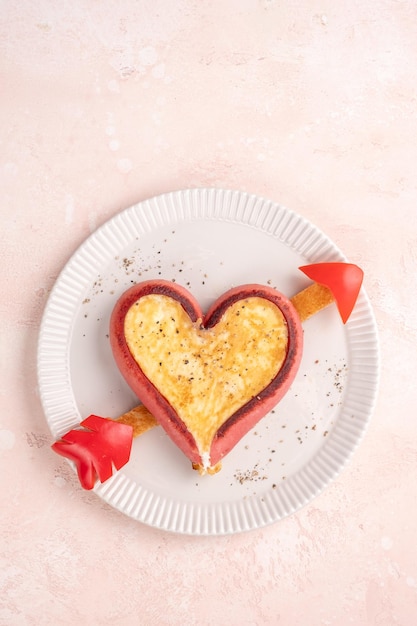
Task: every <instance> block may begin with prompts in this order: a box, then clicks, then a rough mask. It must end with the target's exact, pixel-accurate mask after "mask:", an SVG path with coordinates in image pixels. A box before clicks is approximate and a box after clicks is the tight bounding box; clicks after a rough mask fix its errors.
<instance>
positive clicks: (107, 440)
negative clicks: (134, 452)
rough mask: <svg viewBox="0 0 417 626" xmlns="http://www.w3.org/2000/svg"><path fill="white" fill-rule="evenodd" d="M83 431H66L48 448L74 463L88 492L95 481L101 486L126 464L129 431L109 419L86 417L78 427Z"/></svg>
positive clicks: (125, 426) (129, 441) (130, 445)
mask: <svg viewBox="0 0 417 626" xmlns="http://www.w3.org/2000/svg"><path fill="white" fill-rule="evenodd" d="M80 425H81V426H83V427H84V430H81V429H80V430H78V429H76V430H70V431H69V432H68V433H65V435H63V436H62V438H61V440H60V441H56V442H55V443H54V444H53V445H52V449H53V450H54V451H55V452H57V453H58V454H60V455H61V456H64V457H66V458H68V459H71V460H72V461H74V462H75V464H76V467H77V472H78V478H79V480H80V483H81V486H82V487H84V489H92V488H93V487H94V483H95V481H96V480H97V478H98V479H99V480H100V481H101V482H102V483H103V482H104V481H105V480H107V479H108V478H110V476H112V474H113V466H114V467H115V468H116V469H120V468H121V467H123V465H126V463H127V462H128V461H129V458H130V451H131V448H132V440H133V428H132V426H129V425H128V424H120V423H119V422H114V421H113V420H111V419H107V418H104V417H99V416H98V415H90V416H89V417H87V418H86V419H85V420H83V421H82V422H81V424H80Z"/></svg>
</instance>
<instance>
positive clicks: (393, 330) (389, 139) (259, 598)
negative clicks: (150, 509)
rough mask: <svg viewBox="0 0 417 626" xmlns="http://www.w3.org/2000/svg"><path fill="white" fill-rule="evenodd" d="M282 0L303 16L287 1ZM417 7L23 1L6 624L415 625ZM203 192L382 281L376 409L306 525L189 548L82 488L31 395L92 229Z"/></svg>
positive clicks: (7, 316) (10, 26)
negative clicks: (255, 208)
mask: <svg viewBox="0 0 417 626" xmlns="http://www.w3.org/2000/svg"><path fill="white" fill-rule="evenodd" d="M287 4H288V6H287ZM416 66H417V6H416V4H415V2H414V1H413V0H409V1H403V2H395V1H394V0H386V1H384V2H380V3H376V2H372V1H371V0H365V1H362V2H356V1H355V2H353V3H335V2H331V1H330V0H323V1H322V2H316V1H314V0H310V1H302V2H297V3H282V2H277V1H274V0H229V2H214V3H208V2H195V1H192V0H175V1H173V2H169V1H168V0H152V1H141V2H134V1H133V0H123V1H121V2H118V3H115V2H110V1H108V0H103V1H102V2H94V1H81V0H75V1H74V2H71V3H63V2H58V3H56V2H52V1H51V0H49V1H47V0H39V1H38V2H30V1H29V0H24V1H23V2H20V3H15V2H12V1H11V0H5V1H4V2H3V3H2V11H1V16H0V83H1V94H2V98H1V103H0V137H1V145H2V147H1V153H0V189H1V194H0V211H1V225H2V230H3V237H2V244H1V248H0V250H1V252H0V255H1V256H0V259H1V266H2V271H3V279H2V298H1V327H2V340H1V364H0V367H1V372H0V380H1V388H0V402H1V411H0V481H1V510H0V519H1V542H0V624H2V625H3V624H4V625H6V626H15V625H19V626H20V625H28V626H39V625H41V626H43V625H49V624H51V625H54V626H60V625H65V626H66V625H72V624H94V625H98V626H101V625H103V626H104V625H106V624H120V625H126V626H130V625H133V624H141V625H144V626H147V625H153V624H158V625H164V624H166V625H170V626H171V625H174V626H177V625H178V626H179V625H183V624H194V623H201V624H207V625H209V626H212V625H213V626H214V625H215V624H239V625H251V626H252V625H263V624H268V625H269V624H271V625H275V624H283V625H285V626H287V625H291V626H298V625H299V626H304V625H305V624H309V625H310V626H318V625H326V626H344V625H347V624H354V625H355V626H357V625H378V626H381V625H383V626H393V625H400V626H414V624H415V623H416V619H417V617H416V616H417V548H416V540H415V528H416V525H417V491H416V483H417V422H416V420H415V411H416V409H415V407H416V404H417V391H416V384H415V380H416V379H417V365H416V363H417V361H416V357H415V354H416V349H415V346H416V340H417V316H416V311H417V296H416V293H417V281H416V273H417V272H416V270H417V252H416V251H417V211H416V202H417V188H416V171H415V164H416V161H417V122H416V116H415V110H416V99H417V87H416V80H415V76H416V75H415V68H416ZM196 186H203V187H205V186H220V187H225V188H237V189H242V190H245V191H250V192H253V193H258V194H260V195H263V196H267V197H270V198H272V199H274V200H276V201H278V202H281V203H282V204H284V205H286V206H289V207H290V208H292V209H294V210H295V211H297V212H298V213H300V214H302V215H304V216H306V217H307V218H308V219H309V220H311V221H312V222H314V223H315V224H316V225H317V226H319V227H320V228H322V229H323V230H324V231H325V232H326V233H327V234H328V235H329V236H330V237H331V238H332V239H333V240H334V241H335V242H336V243H337V244H338V245H339V246H340V247H341V248H342V249H343V250H344V251H345V253H346V254H347V255H348V256H349V258H350V259H351V260H352V261H353V262H356V263H358V264H359V265H361V267H362V268H363V269H364V271H365V286H366V289H367V291H368V294H369V296H370V298H371V300H372V303H373V306H374V310H375V313H376V317H377V321H378V325H379V330H380V338H381V352H382V372H381V374H382V380H381V390H380V394H379V399H378V402H377V406H376V411H375V414H374V418H373V420H372V423H371V426H370V429H369V431H368V434H367V436H366V438H365V440H364V441H363V443H362V445H361V447H360V448H359V450H358V451H357V453H356V454H355V455H354V457H353V459H352V462H351V463H350V464H349V466H348V467H347V468H346V470H345V471H344V472H343V473H342V475H341V476H340V477H339V478H338V479H337V480H335V481H334V482H333V483H332V484H331V486H330V487H329V488H328V489H326V490H325V492H324V493H323V494H322V495H321V496H320V497H318V498H317V499H315V500H314V501H313V502H312V503H311V504H310V505H308V506H307V507H305V508H304V509H302V510H301V511H300V512H298V513H297V514H295V515H293V516H291V517H289V518H287V519H285V520H284V521H282V522H280V523H278V524H274V525H272V526H270V527H267V528H264V529H262V530H258V531H253V532H251V533H248V534H241V535H236V536H230V537H225V538H190V537H183V536H175V535H170V534H165V533H163V532H160V531H156V530H153V529H151V528H148V527H145V526H142V525H140V524H138V523H136V522H134V521H132V520H130V519H128V518H125V517H124V516H122V515H121V514H119V513H117V512H115V511H114V510H113V509H111V508H110V507H108V506H107V505H105V504H103V503H102V502H101V501H100V500H98V499H97V498H96V497H95V496H94V494H91V493H86V492H83V491H82V490H81V489H80V488H79V485H78V483H77V480H76V477H75V475H74V474H73V473H72V471H71V470H70V469H69V467H68V466H67V464H66V463H65V461H64V460H63V459H61V458H60V457H58V456H55V455H54V454H53V453H52V452H51V451H50V449H49V445H50V443H52V441H51V437H50V434H49V431H48V428H47V425H46V422H45V419H44V416H43V413H42V409H41V406H40V403H39V398H38V393H37V380H36V369H35V354H36V342H37V335H38V329H39V323H40V319H41V316H42V311H43V307H44V305H45V302H46V298H47V296H48V293H49V291H50V289H51V287H52V286H53V284H54V281H55V279H56V277H57V275H58V273H59V271H60V269H61V268H62V267H63V265H64V263H65V262H66V260H67V259H68V258H69V257H70V256H71V254H72V253H73V251H74V250H75V248H76V247H77V245H78V244H80V243H81V242H82V241H83V240H84V239H85V237H86V236H88V235H89V234H90V233H91V232H92V230H94V229H95V228H96V227H97V226H99V225H100V224H102V223H103V222H104V221H105V220H106V219H107V218H109V217H110V216H112V215H114V214H115V213H116V212H117V211H119V210H120V209H122V208H125V207H127V206H129V205H130V204H132V203H134V202H137V201H139V200H142V199H144V198H147V197H149V196H152V195H155V194H158V193H161V192H164V191H169V190H173V189H179V188H185V187H196Z"/></svg>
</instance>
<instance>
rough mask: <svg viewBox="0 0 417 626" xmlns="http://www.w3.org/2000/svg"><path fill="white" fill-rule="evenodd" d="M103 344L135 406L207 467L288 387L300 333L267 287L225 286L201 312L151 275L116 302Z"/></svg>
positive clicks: (284, 301) (292, 314) (294, 316)
mask: <svg viewBox="0 0 417 626" xmlns="http://www.w3.org/2000/svg"><path fill="white" fill-rule="evenodd" d="M110 342H111V347H112V350H113V354H114V357H115V360H116V363H117V365H118V367H119V369H120V371H121V373H122V375H123V376H124V378H125V380H126V381H127V383H128V384H129V386H130V387H131V388H132V390H133V391H134V392H135V393H136V394H137V396H138V397H139V398H140V400H141V401H142V403H143V404H144V405H145V406H146V407H147V408H148V409H149V411H150V412H151V413H152V414H153V415H154V416H155V418H156V420H157V421H158V422H159V423H160V424H161V426H162V427H163V428H164V429H165V431H166V432H167V433H168V435H169V436H170V437H171V439H172V440H173V441H174V442H175V443H176V444H177V446H178V447H179V448H180V449H181V450H182V451H183V452H184V454H185V455H186V456H187V457H188V458H189V459H190V460H191V461H192V462H193V463H195V464H198V465H200V466H202V467H203V468H204V469H208V470H209V469H210V468H213V467H214V466H216V465H217V464H218V463H219V462H220V461H221V459H222V458H223V457H224V456H225V455H226V454H227V453H228V452H229V451H230V450H231V449H232V448H233V447H234V446H235V445H236V443H237V442H238V441H239V440H240V439H241V438H242V437H243V435H245V434H246V433H247V432H248V430H250V429H251V428H252V427H253V426H254V425H255V424H256V423H257V422H258V421H259V420H260V419H261V418H262V417H264V416H265V415H266V413H268V411H270V410H271V409H272V408H273V407H274V406H275V405H276V404H277V403H278V402H279V400H280V399H281V398H282V397H283V396H284V394H285V393H286V392H287V390H288V388H289V387H290V385H291V383H292V381H293V379H294V376H295V374H296V373H297V370H298V366H299V364H300V360H301V355H302V347H303V331H302V328H301V322H300V318H299V315H298V313H297V311H296V310H295V308H294V306H293V305H292V304H291V302H290V300H289V299H288V298H286V297H285V296H284V295H282V294H281V293H279V292H278V291H276V290H275V289H272V288H270V287H265V286H262V285H255V284H251V285H243V286H240V287H236V288H234V289H231V290H230V291H228V292H226V293H225V294H223V296H221V297H220V298H219V299H218V300H217V301H216V302H215V303H214V304H213V306H212V307H211V308H210V309H209V311H208V312H207V313H206V315H204V314H203V312H202V310H201V308H200V306H199V304H198V302H197V301H196V300H195V298H194V297H193V296H192V295H191V294H190V293H189V292H188V291H187V290H186V289H185V288H184V287H181V286H179V285H177V284H176V283H171V282H168V281H164V280H150V281H146V282H142V283H139V284H137V285H134V286H133V287H131V288H130V289H129V290H128V291H126V292H125V293H124V294H123V295H122V296H121V298H120V299H119V300H118V302H117V303H116V306H115V308H114V310H113V312H112V316H111V322H110Z"/></svg>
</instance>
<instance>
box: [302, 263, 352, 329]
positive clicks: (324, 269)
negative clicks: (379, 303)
mask: <svg viewBox="0 0 417 626" xmlns="http://www.w3.org/2000/svg"><path fill="white" fill-rule="evenodd" d="M299 269H300V270H301V271H302V272H304V274H305V275H306V276H308V277H309V278H311V280H314V281H315V282H316V283H319V284H321V285H325V286H326V287H328V288H329V289H330V291H331V292H332V294H333V297H334V299H335V301H336V304H337V308H338V309H339V313H340V316H341V318H342V321H343V323H344V324H346V322H347V320H348V319H349V317H350V314H351V313H352V310H353V307H354V306H355V303H356V300H357V298H358V295H359V291H360V288H361V285H362V281H363V271H362V270H361V268H360V267H358V266H357V265H354V264H353V263H315V264H312V265H303V266H302V267H300V268H299Z"/></svg>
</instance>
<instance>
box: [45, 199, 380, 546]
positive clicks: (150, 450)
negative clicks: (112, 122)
mask: <svg viewBox="0 0 417 626" xmlns="http://www.w3.org/2000/svg"><path fill="white" fill-rule="evenodd" d="M341 260H342V261H343V260H345V258H344V257H343V255H342V254H341V252H340V251H339V250H338V249H337V248H336V247H335V245H334V244H333V243H332V242H331V241H330V240H329V239H328V238H327V237H326V236H325V235H324V234H323V233H321V232H320V231H319V230H318V229H317V228H315V227H314V226H313V225H312V224H310V223H309V222H308V221H306V220H305V219H303V218H301V217H300V216H298V215H296V214H295V213H293V212H292V211H289V210H287V209H285V208H283V207H282V206H279V205H278V204H275V203H274V202H271V201H268V200H265V199H263V198H259V197H257V196H253V195H248V194H246V193H242V192H238V191H224V190H216V189H195V190H187V191H180V192H175V193H170V194H166V195H162V196H159V197H156V198H153V199H151V200H148V201H146V202H141V203H139V204H137V205H135V206H133V207H131V208H129V209H127V210H125V211H123V212H122V213H120V214H119V215H116V216H115V217H114V218H113V219H111V220H110V221H108V222H107V223H106V224H104V225H103V226H102V227H101V228H99V229H98V230H97V231H96V232H95V233H94V234H93V235H91V236H90V237H89V238H88V239H87V240H86V241H85V243H84V244H83V245H82V246H81V247H80V248H79V249H78V250H77V251H76V252H75V254H74V255H73V257H72V258H71V259H70V261H69V262H68V264H67V265H66V267H65V268H64V270H63V271H62V273H61V275H60V276H59V278H58V280H57V282H56V284H55V286H54V289H53V291H52V293H51V295H50V298H49V301H48V304H47V307H46V309H45V313H44V317H43V321H42V326H41V332H40V337H39V348H38V376H39V387H40V394H41V399H42V404H43V407H44V411H45V414H46V419H47V421H48V424H49V426H50V429H51V431H52V434H53V437H54V438H55V439H59V438H60V437H61V436H62V435H63V434H64V433H65V432H67V431H68V430H70V429H71V428H74V427H76V426H77V425H78V424H79V422H80V421H81V420H82V419H84V418H85V417H87V416H88V415H89V414H91V413H95V414H97V415H101V416H105V417H117V416H118V415H120V414H122V413H123V412H125V411H126V410H128V409H130V408H132V406H134V405H135V404H137V400H136V399H135V397H134V395H133V393H132V392H131V391H130V389H129V388H128V387H127V385H126V383H125V382H124V380H123V379H122V377H121V375H120V373H119V371H118V369H117V367H116V366H115V364H114V362H113V358H112V355H111V350H110V346H109V340H108V326H109V317H110V313H111V311H112V308H113V306H114V303H115V302H116V299H117V298H118V296H119V295H120V294H121V293H122V292H123V291H125V290H126V288H128V287H129V286H131V284H132V283H135V282H138V281H141V280H145V279H150V278H161V277H162V278H165V279H168V280H175V281H177V282H178V283H181V284H182V285H184V286H186V287H188V288H189V289H190V291H191V292H192V293H193V294H194V295H195V296H196V297H197V299H199V301H200V302H201V304H202V306H203V307H207V306H208V305H209V304H210V303H211V302H212V301H213V300H214V299H215V298H217V297H218V296H219V295H220V294H221V293H223V292H224V291H225V290H226V289H229V288H230V287H232V286H234V285H239V284H243V283H248V282H257V283H262V284H269V285H272V286H274V287H276V288H277V289H278V290H279V291H281V292H283V293H284V294H286V295H287V296H289V297H291V296H292V295H294V294H295V293H296V292H298V291H299V290H301V289H302V288H304V287H305V286H306V285H308V284H309V283H310V281H309V280H308V279H307V278H306V277H305V276H304V274H302V273H301V272H300V271H299V270H298V267H299V266H300V265H303V264H307V263H315V262H322V261H341ZM304 335H305V347H304V353H303V359H302V363H301V367H300V370H299V372H298V374H297V377H296V379H295V381H294V383H293V385H292V387H291V389H290V391H289V392H288V393H287V395H286V396H285V398H284V399H283V400H282V401H281V402H280V403H279V404H278V406H277V407H276V409H275V410H274V411H272V412H271V413H270V414H269V415H267V416H266V417H265V418H264V419H263V420H262V421H261V422H260V423H259V424H258V425H257V426H256V427H255V428H254V429H253V430H252V431H251V432H249V433H248V434H247V435H246V436H245V437H244V438H243V439H242V440H241V442H240V443H239V444H238V445H237V446H236V447H235V448H234V450H233V451H232V452H231V453H230V454H229V455H228V456H227V457H226V459H225V460H224V462H223V468H222V470H221V471H220V472H219V473H218V474H216V475H215V476H203V477H201V476H199V475H198V474H197V473H196V472H194V471H193V470H192V469H191V466H190V463H189V461H188V460H187V459H186V458H185V457H184V456H183V454H182V453H181V452H180V451H179V450H178V449H177V448H176V447H175V446H174V444H173V443H172V442H171V440H170V439H169V438H168V437H167V436H166V435H165V433H164V432H163V431H162V429H161V428H159V427H158V428H154V429H153V430H152V431H149V432H148V433H146V434H145V435H143V436H142V437H139V438H138V439H135V440H134V443H133V449H132V454H131V459H130V461H129V463H128V464H127V465H126V466H125V467H124V468H122V470H121V471H119V472H118V473H116V474H115V475H114V476H113V477H112V478H111V479H110V480H108V481H107V482H105V483H104V484H97V486H96V487H95V492H96V493H97V495H98V496H100V497H101V498H102V499H103V500H105V501H106V502H108V503H109V504H110V505H112V506H114V507H115V508H116V509H119V510H120V511H122V512H123V513H125V514H126V515H129V516H131V517H132V518H134V519H136V520H139V521H141V522H144V523H146V524H150V525H151V526H154V527H157V528H161V529H165V530H170V531H175V532H179V533H190V534H196V535H212V534H225V533H234V532H239V531H244V530H249V529H253V528H258V527H261V526H263V525H266V524H269V523H271V522H275V521H277V520H279V519H281V518H283V517H284V516H286V515H289V514H290V513H292V512H294V511H296V510H297V509H299V508H300V507H301V506H303V505H304V504H306V503H307V502H309V501H310V500H311V499H312V498H314V497H315V496H316V495H317V494H318V493H319V492H320V491H321V490H322V489H323V488H324V487H325V486H326V485H327V484H328V482H329V481H330V480H331V479H333V478H334V477H335V476H336V475H337V473H338V472H339V471H340V470H341V468H342V467H343V466H344V465H345V464H346V462H347V461H348V460H349V458H350V456H351V454H352V452H353V451H354V449H355V448H356V447H357V445H358V443H359V442H360V440H361V438H362V436H363V434H364V431H365V429H366V426H367V423H368V421H369V418H370V416H371V413H372V409H373V406H374V402H375V397H376V392H377V383H378V340H377V331H376V327H375V322H374V317H373V314H372V310H371V307H370V304H369V301H368V298H367V296H366V294H365V292H364V290H363V289H362V290H361V293H360V296H359V299H358V301H357V304H356V306H355V309H354V311H353V314H352V316H351V318H350V319H349V321H348V323H347V324H346V325H345V326H343V324H342V322H341V320H340V317H339V315H338V313H337V310H336V307H335V305H331V306H330V307H328V308H327V309H325V310H324V311H322V312H320V313H318V314H316V315H315V316H314V317H312V318H311V319H310V320H308V321H307V322H305V323H304Z"/></svg>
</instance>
